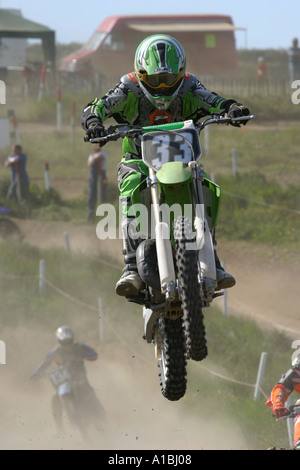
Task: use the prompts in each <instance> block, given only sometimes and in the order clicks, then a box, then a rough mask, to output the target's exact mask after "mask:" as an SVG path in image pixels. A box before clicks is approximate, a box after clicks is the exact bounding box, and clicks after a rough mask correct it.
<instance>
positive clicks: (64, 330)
mask: <svg viewBox="0 0 300 470" xmlns="http://www.w3.org/2000/svg"><path fill="white" fill-rule="evenodd" d="M56 339H57V341H58V342H59V343H60V344H70V343H73V341H74V333H73V330H72V329H71V328H70V327H69V326H60V327H59V328H58V329H57V330H56Z"/></svg>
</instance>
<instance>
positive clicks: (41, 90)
mask: <svg viewBox="0 0 300 470" xmlns="http://www.w3.org/2000/svg"><path fill="white" fill-rule="evenodd" d="M46 74H47V67H46V66H45V65H44V66H43V67H42V69H41V78H40V88H39V93H38V102H39V103H40V102H41V101H42V98H43V94H44V89H45V81H46Z"/></svg>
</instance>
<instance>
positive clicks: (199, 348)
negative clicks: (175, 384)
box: [173, 217, 207, 361]
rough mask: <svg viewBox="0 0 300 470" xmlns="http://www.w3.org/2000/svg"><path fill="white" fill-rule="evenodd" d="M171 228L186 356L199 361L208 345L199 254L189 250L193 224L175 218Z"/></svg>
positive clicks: (204, 355)
mask: <svg viewBox="0 0 300 470" xmlns="http://www.w3.org/2000/svg"><path fill="white" fill-rule="evenodd" d="M173 229H174V239H175V257H176V264H177V270H178V280H179V284H180V292H181V303H182V309H183V319H184V331H185V335H186V345H187V351H186V352H187V357H188V358H189V359H193V360H194V361H201V360H203V359H204V358H205V357H206V356H207V344H206V332H205V326H204V316H203V312H202V299H201V293H200V284H199V268H198V259H197V253H198V252H197V250H195V249H191V248H193V247H191V245H192V242H193V230H192V222H191V221H190V219H188V218H186V217H177V218H176V219H175V221H174V225H173Z"/></svg>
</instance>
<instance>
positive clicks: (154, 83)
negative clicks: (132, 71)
mask: <svg viewBox="0 0 300 470" xmlns="http://www.w3.org/2000/svg"><path fill="white" fill-rule="evenodd" d="M183 75H184V70H183V69H182V70H180V71H179V73H160V74H157V75H156V74H154V75H148V74H147V73H143V74H139V78H140V80H141V81H142V82H143V83H145V84H147V85H148V86H149V87H151V88H162V87H167V88H168V87H172V86H174V85H175V84H176V83H177V82H179V80H180V79H181V78H182V77H183Z"/></svg>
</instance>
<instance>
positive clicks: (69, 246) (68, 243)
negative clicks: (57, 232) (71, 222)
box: [64, 232, 71, 253]
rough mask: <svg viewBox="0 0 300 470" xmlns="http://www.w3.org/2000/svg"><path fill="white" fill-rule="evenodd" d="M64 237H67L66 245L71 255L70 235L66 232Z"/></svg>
mask: <svg viewBox="0 0 300 470" xmlns="http://www.w3.org/2000/svg"><path fill="white" fill-rule="evenodd" d="M64 237H65V243H66V248H67V252H68V253H71V245H70V239H69V234H68V232H64Z"/></svg>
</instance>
